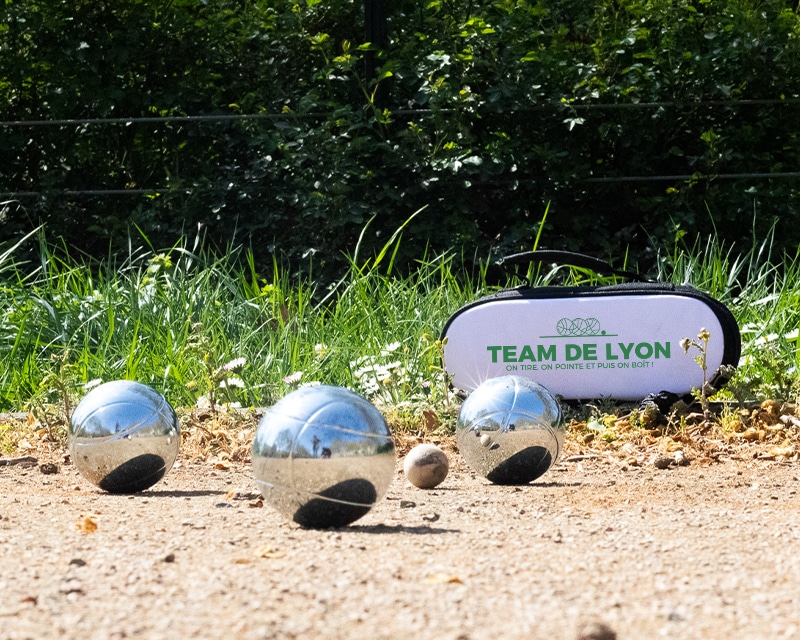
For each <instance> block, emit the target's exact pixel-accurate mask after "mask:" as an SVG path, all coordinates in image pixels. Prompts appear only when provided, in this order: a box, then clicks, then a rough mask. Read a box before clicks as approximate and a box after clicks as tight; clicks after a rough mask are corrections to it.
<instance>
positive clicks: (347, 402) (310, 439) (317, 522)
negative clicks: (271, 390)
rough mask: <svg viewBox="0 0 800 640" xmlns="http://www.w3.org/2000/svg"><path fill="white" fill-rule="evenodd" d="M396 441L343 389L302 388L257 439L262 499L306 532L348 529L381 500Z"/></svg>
mask: <svg viewBox="0 0 800 640" xmlns="http://www.w3.org/2000/svg"><path fill="white" fill-rule="evenodd" d="M394 469H395V454H394V441H393V440H392V434H391V432H390V430H389V427H388V425H387V424H386V421H385V420H384V418H383V415H381V412H380V411H378V409H376V408H375V407H374V406H373V405H372V404H371V403H369V402H368V401H367V400H365V399H364V398H362V397H361V396H360V395H358V394H356V393H353V392H352V391H349V390H347V389H344V388H342V387H333V386H326V385H320V386H314V387H302V388H300V389H298V390H296V391H293V392H292V393H290V394H289V395H287V396H285V397H283V398H282V399H281V400H279V401H278V402H277V403H275V405H273V406H272V407H271V408H270V409H269V410H268V411H267V413H266V414H265V415H264V417H263V418H262V419H261V422H259V425H258V429H257V430H256V435H255V438H254V440H253V475H254V476H255V479H256V482H257V483H258V485H259V488H260V490H261V493H262V494H263V495H264V499H265V500H266V501H267V502H268V503H269V504H270V505H271V506H272V507H273V508H275V509H276V510H277V511H279V512H280V513H281V514H283V515H284V516H285V517H287V518H289V519H290V520H293V521H294V522H296V523H297V524H299V525H300V526H301V527H305V528H309V529H327V528H331V527H344V526H346V525H349V524H350V523H352V522H354V521H356V520H358V519H359V518H360V517H362V516H364V515H365V514H367V513H368V512H369V511H370V510H371V509H372V508H373V507H374V506H375V504H376V503H377V502H378V500H379V499H381V498H382V497H383V495H384V494H385V493H386V491H387V490H388V488H389V485H390V484H391V482H392V478H393V476H394Z"/></svg>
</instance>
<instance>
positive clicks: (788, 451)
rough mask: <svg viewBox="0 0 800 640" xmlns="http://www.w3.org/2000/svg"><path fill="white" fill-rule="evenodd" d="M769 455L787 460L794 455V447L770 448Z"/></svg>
mask: <svg viewBox="0 0 800 640" xmlns="http://www.w3.org/2000/svg"><path fill="white" fill-rule="evenodd" d="M769 454H770V455H773V456H775V457H778V456H783V457H785V458H788V457H789V456H791V455H794V447H793V446H792V445H786V446H783V447H772V448H771V449H770V450H769Z"/></svg>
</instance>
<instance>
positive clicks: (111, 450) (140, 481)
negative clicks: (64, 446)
mask: <svg viewBox="0 0 800 640" xmlns="http://www.w3.org/2000/svg"><path fill="white" fill-rule="evenodd" d="M179 446H180V428H179V426H178V418H177V416H176V415H175V411H174V410H173V408H172V407H171V406H170V404H169V403H168V402H167V401H166V399H165V398H164V396H162V395H161V394H160V393H158V392H157V391H155V390H154V389H151V388H150V387H148V386H147V385H144V384H141V383H139V382H133V381H130V380H116V381H114V382H106V383H105V384H101V385H100V386H98V387H95V388H94V389H92V390H91V391H90V392H89V393H88V394H87V395H86V396H85V397H84V398H83V400H81V401H80V403H79V404H78V406H77V407H75V411H73V413H72V416H71V418H70V422H69V450H70V455H71V456H72V460H73V462H74V464H75V466H76V467H77V469H78V471H79V472H80V474H81V475H82V476H83V477H84V478H86V479H87V480H89V482H91V483H92V484H94V485H96V486H98V487H100V488H101V489H103V490H104V491H108V492H109V493H136V492H138V491H144V490H145V489H147V488H149V487H151V486H153V485H154V484H155V483H156V482H158V481H159V480H161V478H163V477H164V475H165V474H166V473H167V471H169V470H170V469H171V468H172V465H173V463H174V462H175V458H177V457H178V448H179Z"/></svg>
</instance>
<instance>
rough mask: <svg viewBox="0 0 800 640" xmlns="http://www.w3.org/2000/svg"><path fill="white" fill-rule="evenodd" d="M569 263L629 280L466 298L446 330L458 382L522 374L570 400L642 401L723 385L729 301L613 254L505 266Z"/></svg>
mask: <svg viewBox="0 0 800 640" xmlns="http://www.w3.org/2000/svg"><path fill="white" fill-rule="evenodd" d="M536 262H539V263H543V264H552V263H557V264H563V265H571V266H575V267H579V268H582V269H588V270H591V271H593V272H595V273H597V274H600V275H615V276H621V277H623V278H626V279H627V280H628V281H627V282H623V283H621V284H613V285H605V286H594V285H587V286H574V287H564V286H543V287H531V286H528V285H523V286H519V287H515V288H512V289H504V290H501V291H498V292H496V293H493V294H491V295H488V296H485V297H483V298H480V299H479V300H476V301H475V302H472V303H470V304H467V305H465V306H464V307H462V308H460V309H459V310H458V311H456V312H455V313H454V314H453V315H452V316H451V317H450V318H449V320H448V321H447V323H446V325H445V327H444V329H443V331H442V341H443V342H444V367H445V371H446V372H447V374H448V375H449V376H450V377H451V384H452V385H453V387H455V388H457V389H462V390H464V391H467V392H470V391H472V390H473V389H475V388H476V387H477V386H478V385H479V384H480V383H481V382H483V381H484V380H487V379H488V378H494V377H497V376H504V375H521V376H525V377H527V378H531V379H533V380H535V381H536V382H538V383H540V384H542V385H544V386H545V387H547V388H548V389H549V390H550V391H551V392H552V393H554V394H557V395H559V396H561V397H562V398H563V399H565V400H571V399H572V400H587V399H599V398H609V399H615V400H623V401H624V400H641V399H642V398H644V397H645V396H648V395H650V394H656V393H661V392H663V391H666V392H669V393H674V394H676V395H678V396H683V395H686V394H689V393H691V392H692V390H693V389H699V388H701V387H702V386H703V369H702V367H701V366H700V363H699V362H698V361H697V359H696V358H697V357H698V356H702V352H701V350H700V349H698V348H697V346H694V345H689V349H688V352H687V351H686V350H685V349H684V347H683V345H682V344H681V341H682V340H684V339H686V338H688V339H690V340H693V341H694V342H695V343H696V344H697V345H703V341H702V340H700V339H699V338H698V334H700V332H701V331H702V330H703V329H705V330H706V331H708V333H709V334H710V337H709V340H708V343H707V349H706V353H705V363H706V372H707V373H706V376H707V377H706V381H707V383H708V384H709V385H711V386H712V387H715V388H719V387H720V386H721V385H722V384H724V383H725V382H726V381H727V380H728V379H729V378H730V376H731V375H732V373H733V371H734V367H736V365H737V364H738V362H739V356H740V354H741V336H740V334H739V327H738V325H737V324H736V320H735V318H734V317H733V315H732V314H731V312H730V310H729V309H728V308H727V307H726V306H725V305H723V304H722V303H721V302H719V301H718V300H715V299H714V298H712V297H710V296H709V295H707V294H705V293H703V292H702V291H699V290H697V289H695V288H694V287H691V286H688V285H673V284H667V283H661V282H649V281H645V280H644V278H642V276H640V275H639V274H636V273H631V272H628V271H622V270H619V269H615V268H613V267H612V266H611V265H609V264H608V263H606V262H604V261H602V260H598V259H596V258H592V257H590V256H585V255H583V254H577V253H572V252H566V251H550V250H539V251H531V252H525V253H519V254H514V255H512V256H508V257H506V258H504V259H503V260H502V261H501V264H502V265H503V266H505V267H512V268H518V267H519V265H529V264H530V263H536Z"/></svg>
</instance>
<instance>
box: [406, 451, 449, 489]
mask: <svg viewBox="0 0 800 640" xmlns="http://www.w3.org/2000/svg"><path fill="white" fill-rule="evenodd" d="M449 470H450V463H449V462H448V460H447V455H445V452H444V451H442V450H441V449H440V448H439V447H437V446H436V445H435V444H418V445H417V446H416V447H414V448H413V449H411V451H409V452H408V454H406V458H405V460H404V461H403V472H404V473H405V474H406V478H408V481H409V482H410V483H411V484H413V485H414V486H415V487H418V488H419V489H433V488H434V487H437V486H439V485H440V484H441V483H442V482H443V481H444V479H445V478H446V477H447V472H448V471H449Z"/></svg>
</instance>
